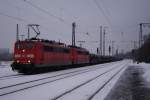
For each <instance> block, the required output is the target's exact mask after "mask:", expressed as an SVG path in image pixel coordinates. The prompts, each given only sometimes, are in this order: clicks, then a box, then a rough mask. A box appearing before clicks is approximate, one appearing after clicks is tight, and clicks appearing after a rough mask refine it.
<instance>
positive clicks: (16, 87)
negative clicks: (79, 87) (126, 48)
mask: <svg viewBox="0 0 150 100" xmlns="http://www.w3.org/2000/svg"><path fill="white" fill-rule="evenodd" d="M107 65H109V64H106V65H103V66H102V67H94V68H93V67H92V68H87V69H82V70H76V71H71V72H68V73H63V74H59V75H55V76H50V77H45V78H40V79H36V80H32V81H27V82H22V83H18V84H13V85H9V86H4V87H0V96H5V95H8V94H12V93H15V92H19V91H22V90H26V89H30V88H33V87H37V86H40V85H44V84H48V83H52V82H55V81H58V80H62V79H65V78H69V77H73V76H76V75H79V74H83V73H87V72H90V71H95V70H98V69H100V68H104V67H106V66H107Z"/></svg>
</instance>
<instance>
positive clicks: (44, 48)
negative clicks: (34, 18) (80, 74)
mask: <svg viewBox="0 0 150 100" xmlns="http://www.w3.org/2000/svg"><path fill="white" fill-rule="evenodd" d="M89 59H90V58H89V52H88V51H87V50H86V49H84V48H80V47H76V46H67V45H65V44H63V43H59V42H55V41H49V40H42V39H37V38H32V39H26V40H22V41H20V40H18V41H16V43H15V47H14V62H13V63H12V65H11V66H12V69H13V70H17V71H19V72H23V73H26V72H29V71H34V70H35V69H41V68H42V69H43V68H46V69H47V68H49V69H55V68H60V69H61V67H63V66H68V65H77V64H88V63H89Z"/></svg>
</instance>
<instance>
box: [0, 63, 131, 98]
mask: <svg viewBox="0 0 150 100" xmlns="http://www.w3.org/2000/svg"><path fill="white" fill-rule="evenodd" d="M130 63H131V61H130V60H123V61H118V62H112V63H107V64H99V65H93V66H88V67H82V68H76V69H69V70H62V71H57V72H50V73H45V74H37V75H20V76H13V77H4V78H0V95H1V94H5V93H7V92H8V94H7V95H1V96H0V100H51V99H59V100H90V97H92V95H93V94H94V95H93V97H92V100H103V99H104V98H105V97H106V96H107V94H108V93H109V91H110V90H111V89H112V88H113V86H114V85H115V83H116V82H117V80H118V79H119V77H120V76H121V75H122V73H123V72H124V71H125V69H126V68H127V67H128V64H130ZM9 64H10V63H7V64H6V66H5V67H3V65H2V64H1V65H0V77H3V76H7V75H8V76H9V75H17V73H16V72H13V71H12V70H11V68H10V65H9ZM43 78H45V79H43ZM39 79H40V80H39ZM33 80H39V81H35V82H32V81H33ZM30 81H31V82H30ZM24 82H26V83H29V84H26V83H24ZM20 83H23V85H20V86H18V87H12V88H9V89H7V88H6V89H5V88H4V87H7V86H11V85H14V84H20ZM32 86H33V87H32ZM14 89H16V90H18V91H16V92H14V93H9V92H11V91H15V90H14Z"/></svg>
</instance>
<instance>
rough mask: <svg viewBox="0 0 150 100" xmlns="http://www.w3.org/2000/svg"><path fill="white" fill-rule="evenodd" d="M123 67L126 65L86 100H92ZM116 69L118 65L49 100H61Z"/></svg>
mask: <svg viewBox="0 0 150 100" xmlns="http://www.w3.org/2000/svg"><path fill="white" fill-rule="evenodd" d="M125 66H126V65H124V66H123V67H121V68H120V69H119V71H117V72H116V73H114V75H113V76H112V77H110V79H109V80H108V81H106V82H105V83H104V84H103V85H102V86H101V87H100V88H99V89H98V90H97V91H95V93H93V94H92V95H91V96H89V97H88V99H87V100H92V98H93V97H94V96H95V95H96V94H97V93H98V92H99V91H100V90H102V89H103V87H105V86H106V85H107V83H109V82H110V81H111V80H112V79H113V78H114V77H115V76H116V75H117V74H118V73H119V72H120V71H121V70H122V69H124V67H125ZM118 67H120V65H117V66H115V67H113V68H111V69H109V70H107V71H105V72H103V73H101V74H99V75H97V76H95V77H93V78H91V79H89V80H87V81H85V82H84V83H82V84H79V85H77V86H76V87H73V88H72V89H70V90H68V91H65V92H64V93H62V94H60V95H58V96H56V97H54V98H51V100H57V99H60V98H62V97H63V96H65V95H66V94H68V95H69V93H71V92H73V91H74V90H76V89H79V88H80V87H82V86H84V85H86V84H88V83H90V82H92V81H94V80H95V79H97V78H99V77H102V76H104V75H106V74H109V72H111V71H113V70H115V69H116V68H118Z"/></svg>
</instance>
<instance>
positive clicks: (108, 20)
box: [93, 0, 112, 26]
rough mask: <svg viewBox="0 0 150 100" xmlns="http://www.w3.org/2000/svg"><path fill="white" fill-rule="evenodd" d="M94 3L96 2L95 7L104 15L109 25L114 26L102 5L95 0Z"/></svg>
mask: <svg viewBox="0 0 150 100" xmlns="http://www.w3.org/2000/svg"><path fill="white" fill-rule="evenodd" d="M93 1H94V3H95V5H96V6H97V8H98V9H99V10H100V12H102V13H103V15H104V17H105V19H106V20H107V22H108V24H110V26H112V25H111V21H110V19H109V17H108V16H107V15H106V13H105V11H104V10H103V8H102V7H101V5H100V4H99V3H98V2H97V1H96V0H93Z"/></svg>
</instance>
